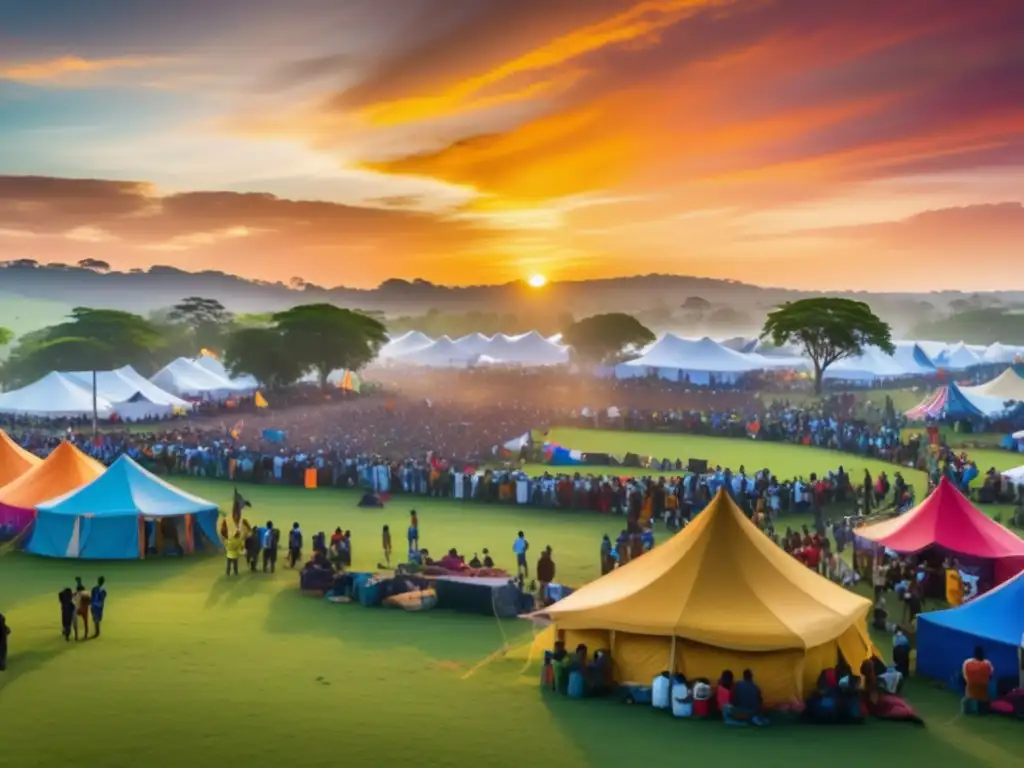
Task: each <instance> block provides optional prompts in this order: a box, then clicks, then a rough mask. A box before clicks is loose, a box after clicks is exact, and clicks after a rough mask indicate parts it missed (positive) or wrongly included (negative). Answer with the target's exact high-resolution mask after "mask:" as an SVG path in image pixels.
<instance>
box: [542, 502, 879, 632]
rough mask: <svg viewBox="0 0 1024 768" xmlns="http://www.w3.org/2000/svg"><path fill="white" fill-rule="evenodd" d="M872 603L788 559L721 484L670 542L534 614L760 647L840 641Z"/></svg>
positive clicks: (580, 624)
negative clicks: (701, 509)
mask: <svg viewBox="0 0 1024 768" xmlns="http://www.w3.org/2000/svg"><path fill="white" fill-rule="evenodd" d="M870 609H871V602H870V601H869V600H867V599H865V598H863V597H861V596H859V595H856V594H854V593H853V592H849V591H847V590H845V589H843V588H842V587H840V586H838V585H836V584H833V583H832V582H830V581H828V580H827V579H825V578H823V577H821V576H818V575H817V574H816V573H813V572H812V571H810V570H809V569H808V568H807V567H805V566H804V565H801V564H800V563H799V562H798V561H797V560H796V559H794V558H793V557H791V556H789V555H787V554H786V553H785V552H784V551H783V550H782V549H780V548H779V547H778V546H777V545H776V544H774V543H773V542H772V541H771V540H770V539H768V537H766V536H765V535H764V534H763V533H762V532H761V531H760V530H758V528H757V527H756V526H755V525H754V524H753V523H751V522H750V521H749V520H748V519H747V518H746V516H745V515H744V514H743V513H742V512H741V511H740V510H739V508H738V507H737V506H736V504H735V503H734V502H733V501H732V499H731V498H729V496H728V495H726V493H725V491H724V490H719V492H718V494H717V495H716V496H715V498H714V500H713V501H712V502H711V503H710V504H709V505H708V506H707V507H706V508H705V509H704V511H703V512H701V513H700V514H699V515H698V516H697V518H696V519H695V520H694V521H693V522H692V523H690V525H688V526H686V528H684V529H683V530H682V531H680V532H679V533H677V534H676V535H675V536H673V537H672V538H671V539H669V540H668V541H667V542H666V543H664V544H662V545H661V546H659V547H656V548H655V549H653V550H652V551H650V552H648V553H647V554H645V555H644V556H643V557H640V558H638V559H636V560H633V561H631V562H630V563H628V564H626V565H624V566H622V567H621V568H616V569H615V570H614V571H612V572H611V573H609V574H607V575H605V576H602V577H601V578H600V579H598V580H597V581H594V582H591V583H590V584H587V585H586V586H585V587H582V588H581V589H579V590H578V591H576V592H574V593H573V594H571V595H570V596H569V597H567V598H565V599H564V600H561V601H559V602H557V603H555V604H554V605H552V606H550V607H549V608H546V609H544V610H543V611H538V612H537V613H536V614H534V615H535V616H537V617H541V618H550V619H553V620H554V621H555V622H556V625H557V627H558V628H559V629H608V630H617V631H622V632H632V633H637V634H643V635H661V636H677V637H681V638H684V639H688V640H692V641H695V642H698V643H704V644H706V645H711V646H715V647H718V648H728V649H732V650H738V651H755V652H759V651H775V650H783V649H794V648H801V649H806V648H813V647H816V646H819V645H822V644H824V643H827V642H829V641H832V640H835V639H836V638H837V637H839V636H840V635H842V634H843V633H844V632H845V631H846V630H847V629H849V628H850V627H851V626H854V625H855V624H857V623H858V622H863V621H864V620H865V617H866V616H867V614H868V611H870Z"/></svg>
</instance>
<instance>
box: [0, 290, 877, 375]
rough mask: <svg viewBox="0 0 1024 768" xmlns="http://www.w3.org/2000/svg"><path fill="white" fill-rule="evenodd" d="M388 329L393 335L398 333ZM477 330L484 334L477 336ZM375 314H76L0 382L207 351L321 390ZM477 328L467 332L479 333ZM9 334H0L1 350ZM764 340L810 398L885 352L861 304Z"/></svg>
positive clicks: (622, 348) (22, 353) (782, 325)
mask: <svg viewBox="0 0 1024 768" xmlns="http://www.w3.org/2000/svg"><path fill="white" fill-rule="evenodd" d="M566 322H568V323H569V324H568V325H567V326H564V327H563V342H564V343H565V344H568V345H569V346H570V347H571V348H572V350H573V356H574V358H575V359H576V360H578V361H580V362H586V363H604V364H614V363H616V362H621V361H622V360H624V359H627V358H629V357H630V356H633V355H635V353H636V352H637V351H638V350H640V349H641V348H643V347H644V346H646V345H648V344H650V343H651V342H653V341H654V340H655V334H654V333H653V332H652V331H651V330H650V329H649V328H647V327H646V326H645V325H644V324H643V323H641V322H640V321H639V320H637V318H635V317H634V316H632V315H628V314H625V313H620V312H612V313H606V314H601V315H593V316H591V317H586V318H583V319H582V320H579V321H576V322H572V321H571V320H570V319H566ZM400 329H401V326H400V325H399V328H398V329H394V328H393V329H392V330H393V331H396V330H400ZM481 329H483V330H481ZM387 330H388V329H387V327H386V326H385V322H384V318H383V316H382V315H380V314H379V313H367V312H357V311H354V310H350V309H343V308H341V307H336V306H334V305H333V304H304V305H300V306H297V307H293V308H291V309H287V310H284V311H282V312H275V313H269V314H261V315H237V316H236V315H234V314H233V313H231V312H229V311H228V310H227V309H225V307H224V306H223V305H222V304H221V303H220V302H218V301H216V300H214V299H206V298H202V297H197V296H192V297H189V298H186V299H183V300H182V301H181V302H180V303H178V304H176V305H175V306H173V307H171V308H170V309H168V310H166V311H163V312H155V313H153V315H152V316H150V317H148V318H145V317H141V316H139V315H135V314H132V313H130V312H123V311H120V310H113V309H92V308H88V307H76V308H75V309H73V310H72V311H71V313H70V315H69V317H68V318H67V320H65V321H64V322H62V323H58V324H57V325H53V326H49V327H47V328H43V329H41V330H38V331H34V332H32V333H28V334H25V335H24V336H22V337H20V338H19V339H18V341H17V344H16V345H15V346H14V349H13V350H12V351H11V354H10V355H9V357H8V358H7V360H6V361H5V362H4V363H3V365H0V383H3V384H4V386H5V387H8V388H9V387H12V386H23V385H25V384H27V383H29V382H31V381H34V380H36V379H38V378H40V377H42V376H44V375H46V374H47V373H49V372H50V371H89V370H100V371H102V370H113V369H116V368H120V367H122V366H125V365H131V366H132V367H134V368H135V369H136V370H138V371H139V372H140V373H142V374H143V375H146V376H148V375H152V374H153V373H154V372H155V371H156V370H158V369H159V368H161V367H162V366H164V365H166V364H167V363H168V362H170V361H171V360H173V359H175V358H177V357H196V356H198V355H199V354H201V353H202V352H203V351H204V350H207V351H211V352H213V353H215V354H216V355H218V356H219V357H221V358H222V359H223V361H224V364H225V365H226V367H227V369H228V371H229V372H230V373H231V374H232V375H235V376H239V375H243V374H249V375H251V376H253V377H255V378H256V379H257V380H258V381H259V382H260V383H261V384H262V385H263V386H264V387H265V388H266V389H268V390H270V391H274V390H279V389H283V388H284V387H287V386H289V385H290V384H293V383H295V382H296V381H298V380H299V379H300V378H303V377H304V376H305V375H306V374H308V373H310V372H315V374H316V376H317V378H318V379H319V382H320V385H321V386H323V387H326V386H327V377H328V375H329V374H330V373H331V371H334V370H338V369H346V370H359V369H360V368H362V367H364V366H365V365H367V364H368V363H370V362H372V361H373V360H374V359H375V358H376V357H377V353H378V352H379V351H380V348H381V347H382V346H383V345H384V344H386V343H387V341H388V333H387ZM487 330H489V328H488V327H487V326H475V327H470V328H468V329H467V331H466V332H467V333H472V332H486V331H487ZM12 338H13V334H12V333H11V332H10V331H9V330H7V329H4V328H0V346H4V345H5V344H8V343H10V342H11V340H12ZM761 338H762V339H765V340H768V341H771V342H772V343H773V344H775V345H776V346H785V345H794V346H797V347H799V348H801V349H802V351H803V353H804V355H805V356H806V357H807V358H809V359H810V361H811V364H812V372H813V378H814V387H815V391H816V392H820V391H821V387H822V381H823V375H824V373H825V371H826V370H827V369H828V368H829V366H831V365H833V364H834V363H837V362H839V361H840V360H844V359H847V358H851V357H855V356H857V355H859V354H861V353H862V352H863V350H864V348H865V347H867V346H875V347H878V348H880V349H881V350H883V351H884V352H886V353H889V354H892V353H893V352H894V351H895V349H894V346H893V343H892V329H891V328H890V326H889V325H888V324H887V323H885V322H884V321H883V320H881V319H880V318H879V317H878V316H877V315H876V314H875V313H874V312H873V311H872V309H871V307H869V306H868V305H867V304H866V303H864V302H860V301H854V300H852V299H844V298H833V297H821V298H813V299H802V300H800V301H795V302H788V303H786V304H782V305H780V306H779V307H777V308H776V309H774V310H773V311H772V312H770V313H769V314H768V317H767V319H766V320H765V323H764V326H763V327H762V330H761Z"/></svg>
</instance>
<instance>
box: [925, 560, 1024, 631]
mask: <svg viewBox="0 0 1024 768" xmlns="http://www.w3.org/2000/svg"><path fill="white" fill-rule="evenodd" d="M1022 605H1024V571H1022V572H1021V573H1019V574H1017V575H1016V576H1014V577H1013V578H1012V579H1010V580H1009V581H1004V582H1003V583H1002V584H1000V585H999V586H998V587H995V588H994V589H991V590H989V591H988V592H986V593H985V594H983V595H981V596H980V597H977V598H975V599H974V600H971V601H970V602H969V603H965V604H964V605H961V606H960V607H959V608H947V609H946V610H943V611H928V612H927V613H923V614H921V618H922V619H927V620H928V621H929V622H930V623H932V624H937V625H939V626H940V627H948V628H949V629H955V630H958V631H960V632H963V633H965V634H968V635H973V636H975V637H980V638H984V639H985V640H991V641H993V642H997V643H1005V644H1007V645H1012V646H1018V645H1019V644H1020V642H1021V636H1022V635H1024V611H1022V610H1021V606H1022Z"/></svg>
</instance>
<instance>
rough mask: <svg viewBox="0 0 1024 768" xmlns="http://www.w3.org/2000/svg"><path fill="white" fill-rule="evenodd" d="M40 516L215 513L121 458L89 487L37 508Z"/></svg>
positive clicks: (206, 503) (209, 505)
mask: <svg viewBox="0 0 1024 768" xmlns="http://www.w3.org/2000/svg"><path fill="white" fill-rule="evenodd" d="M37 509H38V510H39V511H40V512H49V513H50V514H56V515H88V516H91V517H124V516H135V515H144V516H146V517H175V516H178V515H189V514H197V513H199V512H210V511H212V510H215V509H217V505H216V504H214V503H213V502H212V501H206V500H205V499H201V498H199V497H198V496H193V495H191V494H189V493H185V492H184V491H181V490H178V489H177V488H175V487H174V486H172V485H170V484H169V483H166V482H164V481H163V480H161V479H160V478H159V477H157V476H156V475H154V474H152V473H151V472H147V471H146V470H145V469H143V468H142V467H140V466H139V465H138V464H136V463H135V462H134V461H132V459H131V458H129V457H128V456H121V458H119V459H118V460H117V461H115V462H114V463H113V464H111V465H110V468H109V469H108V470H107V471H106V472H104V473H103V474H102V475H100V476H99V477H97V478H96V479H94V480H93V481H92V482H91V483H89V484H88V485H84V486H82V487H81V488H78V489H77V490H73V491H71V492H70V493H67V494H66V495H64V496H61V497H59V498H55V499H52V500H50V501H47V502H46V503H44V504H39V505H37Z"/></svg>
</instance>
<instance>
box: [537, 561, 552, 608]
mask: <svg viewBox="0 0 1024 768" xmlns="http://www.w3.org/2000/svg"><path fill="white" fill-rule="evenodd" d="M554 580H555V561H554V560H552V559H551V547H546V548H545V549H544V551H543V552H541V553H540V559H539V560H538V561H537V594H538V595H539V596H540V604H541V605H542V606H543V605H547V604H548V585H549V584H552V583H553V582H554Z"/></svg>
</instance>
